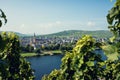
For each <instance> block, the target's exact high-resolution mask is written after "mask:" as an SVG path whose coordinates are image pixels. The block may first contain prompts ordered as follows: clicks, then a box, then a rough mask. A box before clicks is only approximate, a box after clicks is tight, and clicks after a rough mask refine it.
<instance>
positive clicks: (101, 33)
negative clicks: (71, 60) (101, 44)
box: [42, 30, 112, 38]
mask: <svg viewBox="0 0 120 80" xmlns="http://www.w3.org/2000/svg"><path fill="white" fill-rule="evenodd" d="M83 35H91V36H94V37H98V38H109V37H111V36H112V33H111V32H110V31H107V30H96V31H82V30H68V31H62V32H58V33H53V34H48V35H42V36H47V37H81V36H83Z"/></svg>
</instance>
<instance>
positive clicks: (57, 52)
mask: <svg viewBox="0 0 120 80" xmlns="http://www.w3.org/2000/svg"><path fill="white" fill-rule="evenodd" d="M58 54H62V51H60V50H55V51H43V52H42V53H40V54H37V53H21V54H20V55H21V56H22V57H34V56H45V55H58Z"/></svg>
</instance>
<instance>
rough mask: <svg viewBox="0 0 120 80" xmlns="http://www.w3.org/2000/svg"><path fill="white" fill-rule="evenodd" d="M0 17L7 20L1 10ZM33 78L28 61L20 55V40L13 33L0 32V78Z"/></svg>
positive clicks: (11, 79)
mask: <svg viewBox="0 0 120 80" xmlns="http://www.w3.org/2000/svg"><path fill="white" fill-rule="evenodd" d="M0 11H1V15H0V27H1V26H2V19H1V18H3V20H4V21H5V23H6V22H7V19H6V16H5V14H4V12H3V11H2V10H0ZM31 79H34V76H33V70H32V69H31V67H30V63H29V62H27V61H26V60H25V59H23V58H22V57H21V56H20V42H19V39H18V36H17V35H15V34H14V33H7V32H2V33H1V34H0V80H31Z"/></svg>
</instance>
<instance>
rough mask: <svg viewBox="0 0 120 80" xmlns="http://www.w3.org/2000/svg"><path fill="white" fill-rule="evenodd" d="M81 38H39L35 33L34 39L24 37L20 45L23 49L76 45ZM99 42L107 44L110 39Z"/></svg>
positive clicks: (99, 40) (98, 40)
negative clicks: (67, 44) (52, 45)
mask: <svg viewBox="0 0 120 80" xmlns="http://www.w3.org/2000/svg"><path fill="white" fill-rule="evenodd" d="M79 38H80V37H37V36H36V35H35V33H34V36H32V37H22V38H20V44H21V46H23V47H26V46H27V45H30V46H33V47H34V49H36V48H40V47H41V46H44V47H46V46H49V45H50V44H54V45H57V44H60V45H62V44H66V43H76V42H77V41H78V39H79ZM94 38H95V39H96V40H97V42H105V41H107V40H108V39H97V38H96V37H94Z"/></svg>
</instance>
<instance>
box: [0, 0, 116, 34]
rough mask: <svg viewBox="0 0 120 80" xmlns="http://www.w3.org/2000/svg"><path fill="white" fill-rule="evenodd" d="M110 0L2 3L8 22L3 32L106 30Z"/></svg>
mask: <svg viewBox="0 0 120 80" xmlns="http://www.w3.org/2000/svg"><path fill="white" fill-rule="evenodd" d="M113 4H114V2H110V0H0V8H1V9H2V10H3V11H4V12H5V14H6V15H7V19H8V23H7V24H6V25H4V26H3V27H2V28H1V29H0V30H1V31H15V32H20V33H24V34H33V33H34V32H35V33H36V34H50V33H55V32H59V31H64V30H107V26H108V24H107V21H106V15H107V13H108V10H110V9H111V7H112V6H113Z"/></svg>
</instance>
